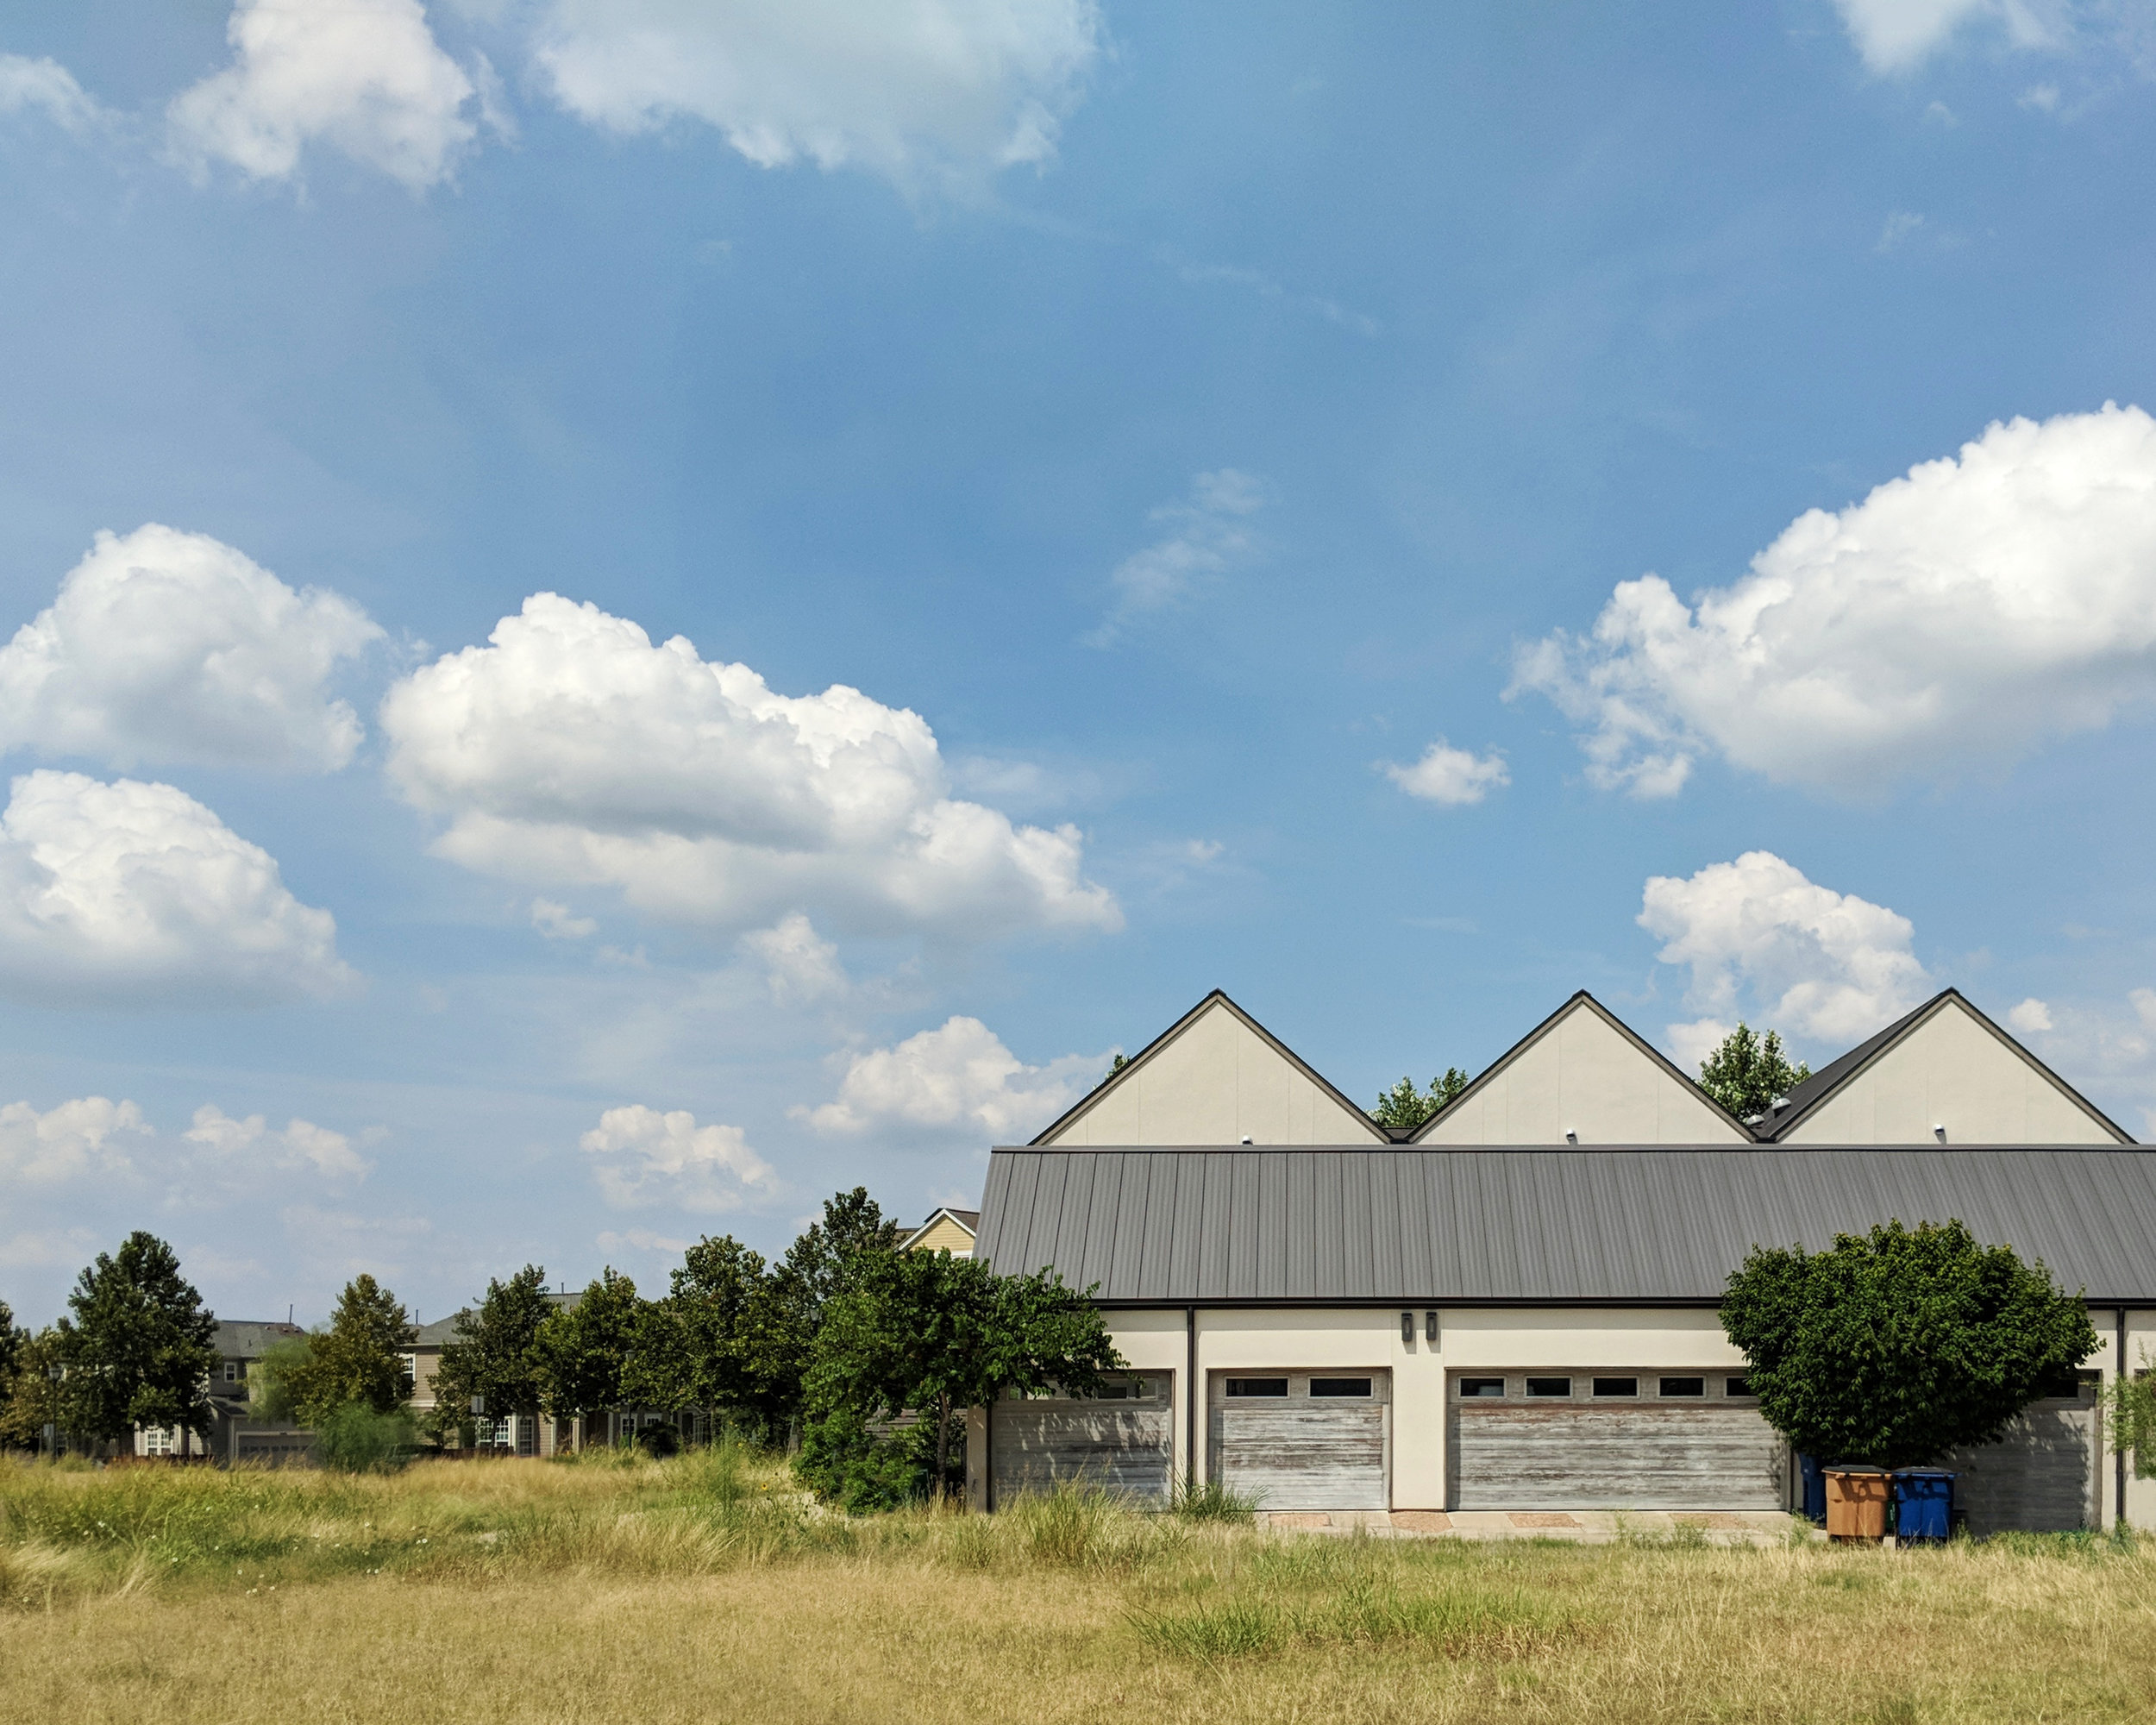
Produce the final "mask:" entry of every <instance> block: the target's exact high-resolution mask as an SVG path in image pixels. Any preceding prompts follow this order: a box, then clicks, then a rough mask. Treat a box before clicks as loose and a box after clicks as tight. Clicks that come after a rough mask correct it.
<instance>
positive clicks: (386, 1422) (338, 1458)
mask: <svg viewBox="0 0 2156 1725" xmlns="http://www.w3.org/2000/svg"><path fill="white" fill-rule="evenodd" d="M418 1441H419V1427H418V1425H417V1422H416V1421H414V1420H413V1419H412V1416H411V1415H410V1414H409V1413H407V1412H405V1411H404V1409H402V1408H399V1409H398V1411H397V1412H395V1413H393V1414H378V1413H376V1412H375V1411H374V1410H373V1408H370V1407H368V1406H367V1404H366V1403H365V1402H346V1403H345V1405H344V1406H343V1407H342V1408H337V1409H336V1410H335V1412H333V1413H332V1414H330V1415H329V1417H328V1418H327V1419H325V1420H324V1421H323V1422H322V1423H321V1424H320V1425H319V1426H317V1427H316V1428H315V1458H316V1459H317V1460H318V1461H319V1462H321V1464H322V1465H323V1466H324V1467H328V1468H334V1469H335V1471H337V1472H339V1473H394V1472H396V1471H398V1469H400V1468H402V1467H403V1466H404V1465H405V1464H406V1463H407V1462H409V1461H410V1460H411V1458H412V1452H413V1451H414V1450H415V1449H417V1447H418Z"/></svg>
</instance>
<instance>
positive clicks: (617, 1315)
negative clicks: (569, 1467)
mask: <svg viewBox="0 0 2156 1725" xmlns="http://www.w3.org/2000/svg"><path fill="white" fill-rule="evenodd" d="M648 1309H649V1308H648V1307H647V1306H646V1304H645V1302H643V1301H642V1300H641V1299H639V1298H638V1297H637V1295H636V1283H634V1282H632V1281H630V1279H629V1277H626V1276H617V1275H616V1274H615V1273H614V1271H613V1270H611V1268H610V1269H608V1270H605V1271H603V1272H602V1273H601V1275H600V1276H599V1279H598V1280H597V1281H596V1282H593V1283H591V1284H590V1285H589V1286H587V1287H586V1289H585V1290H584V1293H583V1295H582V1297H581V1298H580V1299H579V1300H578V1301H577V1302H576V1304H575V1305H573V1306H561V1307H557V1308H555V1309H554V1310H553V1311H552V1312H550V1313H548V1314H547V1316H546V1318H545V1319H544V1320H542V1322H541V1324H540V1326H539V1334H538V1338H537V1346H538V1350H539V1360H540V1368H539V1382H540V1396H541V1405H542V1407H544V1408H545V1409H546V1411H547V1412H548V1414H550V1415H553V1417H554V1419H555V1423H556V1425H557V1426H559V1425H561V1423H563V1422H566V1421H570V1420H575V1419H582V1420H585V1421H587V1422H588V1421H590V1420H591V1419H592V1418H593V1417H594V1416H595V1415H599V1414H603V1413H604V1412H605V1410H606V1409H607V1408H619V1407H623V1406H625V1405H630V1404H631V1403H632V1402H634V1400H635V1398H633V1397H631V1396H626V1395H624V1389H623V1381H624V1376H625V1374H627V1373H628V1372H629V1371H630V1369H631V1366H632V1364H633V1360H634V1350H635V1347H636V1341H637V1338H638V1336H639V1335H640V1334H641V1333H642V1327H643V1320H644V1314H645V1313H646V1311H647V1310H648ZM587 1429H588V1426H587Z"/></svg>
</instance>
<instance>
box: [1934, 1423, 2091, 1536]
mask: <svg viewBox="0 0 2156 1725" xmlns="http://www.w3.org/2000/svg"><path fill="white" fill-rule="evenodd" d="M2100 1438H2101V1433H2100V1432H2099V1430H2098V1427H2097V1425H2096V1399H2095V1396H2094V1395H2093V1394H2084V1396H2079V1397H2065V1396H2061V1397H2059V1398H2056V1399H2053V1400H2047V1401H2043V1402H2037V1403H2036V1404H2035V1405H2034V1407H2032V1408H2028V1410H2027V1411H2026V1412H2025V1413H2023V1414H2021V1415H2020V1416H2019V1417H2018V1418H2017V1419H2015V1421H2014V1423H2013V1424H2012V1425H2010V1426H2009V1427H2007V1431H2006V1434H2005V1435H2004V1436H2003V1437H2002V1438H2001V1439H2000V1440H1998V1442H1996V1443H1994V1444H1985V1445H1984V1446H1981V1447H1980V1448H1976V1449H1965V1450H1956V1451H1955V1452H1953V1453H1952V1454H1951V1455H1950V1456H1948V1457H1947V1458H1946V1460H1945V1461H1944V1462H1942V1463H1941V1464H1940V1465H1941V1466H1943V1467H1950V1468H1952V1469H1953V1470H1954V1471H1955V1472H1956V1473H1957V1474H1958V1475H1959V1478H1957V1479H1956V1480H1955V1481H1954V1504H1955V1507H1956V1508H1957V1509H1960V1510H1962V1511H1963V1512H1964V1513H1965V1514H1966V1515H1968V1517H1969V1531H1970V1532H1971V1534H1975V1535H1977V1537H1978V1538H1982V1537H1983V1536H1984V1534H2002V1533H2009V1532H2014V1533H2028V1534H2063V1533H2071V1532H2072V1531H2074V1530H2075V1529H2076V1528H2078V1527H2095V1526H2096V1525H2097V1521H2098V1520H2099V1511H2098V1507H2097V1503H2096V1492H2097V1490H2098V1474H2097V1462H2098V1459H2099V1451H2098V1444H2099V1440H2100Z"/></svg>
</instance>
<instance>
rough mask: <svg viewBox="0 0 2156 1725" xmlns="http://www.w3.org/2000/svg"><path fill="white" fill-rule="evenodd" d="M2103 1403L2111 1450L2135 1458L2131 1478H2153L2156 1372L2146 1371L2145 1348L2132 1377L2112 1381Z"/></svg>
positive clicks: (2155, 1462) (2155, 1474) (2155, 1465)
mask: <svg viewBox="0 0 2156 1725" xmlns="http://www.w3.org/2000/svg"><path fill="white" fill-rule="evenodd" d="M2104 1403H2105V1414H2106V1419H2105V1421H2104V1423H2105V1425H2106V1427H2108V1428H2109V1431H2110V1433H2111V1447H2112V1448H2113V1449H2115V1450H2116V1451H2117V1452H2119V1453H2120V1454H2121V1455H2130V1456H2132V1457H2133V1458H2134V1478H2136V1479H2156V1373H2152V1372H2151V1371H2150V1369H2149V1359H2148V1350H2147V1349H2146V1348H2144V1349H2142V1350H2141V1363H2140V1369H2139V1370H2138V1371H2135V1372H2134V1374H2133V1375H2132V1376H2131V1377H2128V1376H2127V1375H2126V1374H2124V1373H2121V1374H2119V1375H2118V1376H2116V1377H2113V1378H2112V1380H2111V1387H2110V1389H2109V1390H2108V1391H2106V1392H2105V1395H2104Z"/></svg>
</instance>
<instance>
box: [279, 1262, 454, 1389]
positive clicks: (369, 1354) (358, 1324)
mask: <svg viewBox="0 0 2156 1725" xmlns="http://www.w3.org/2000/svg"><path fill="white" fill-rule="evenodd" d="M417 1333H418V1332H417V1329H415V1328H414V1327H413V1325H412V1321H411V1314H409V1313H407V1312H406V1311H405V1310H404V1306H403V1305H402V1303H401V1302H399V1301H398V1298H397V1296H396V1295H394V1294H392V1293H391V1292H390V1291H389V1289H386V1288H385V1287H383V1286H382V1285H381V1284H380V1283H378V1282H376V1281H375V1279H374V1278H373V1277H372V1276H369V1275H367V1273H366V1272H365V1271H361V1272H360V1274H359V1275H358V1276H355V1277H353V1279H352V1280H351V1281H349V1282H348V1283H345V1284H344V1291H343V1292H342V1294H340V1295H338V1296H337V1306H336V1310H335V1313H333V1314H331V1316H330V1319H329V1328H328V1329H326V1330H317V1331H316V1332H315V1333H313V1334H312V1335H310V1336H308V1337H307V1338H306V1339H305V1340H304V1342H303V1343H302V1344H301V1348H302V1352H301V1353H300V1355H299V1357H298V1358H297V1359H291V1358H289V1357H288V1356H287V1355H286V1354H285V1353H283V1352H278V1351H275V1350H272V1351H271V1352H270V1354H269V1357H268V1358H267V1360H266V1362H265V1363H264V1365H260V1366H258V1367H257V1371H264V1370H265V1367H266V1371H268V1372H273V1373H277V1374H279V1375H280V1376H281V1377H283V1380H284V1387H285V1393H286V1394H287V1395H288V1396H289V1397H290V1399H291V1406H292V1408H293V1411H294V1415H295V1416H296V1417H297V1418H298V1419H299V1420H300V1421H303V1422H304V1423H305V1424H307V1425H310V1426H313V1425H319V1424H321V1423H322V1422H323V1421H324V1420H327V1419H328V1418H329V1415H331V1414H333V1413H334V1412H335V1411H336V1410H337V1409H338V1408H345V1407H350V1406H354V1405H357V1406H360V1407H363V1408H367V1410H368V1411H369V1412H371V1413H374V1414H388V1413H391V1412H392V1411H394V1410H395V1409H396V1408H400V1407H402V1406H403V1405H404V1402H406V1401H408V1400H409V1399H410V1398H411V1378H410V1377H408V1376H407V1375H406V1374H405V1371H404V1351H405V1350H406V1349H407V1348H409V1347H410V1346H411V1343H412V1339H413V1337H414V1336H416V1335H417ZM249 1376H250V1377H252V1376H254V1374H253V1373H250V1374H249ZM250 1399H252V1398H250Z"/></svg>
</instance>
